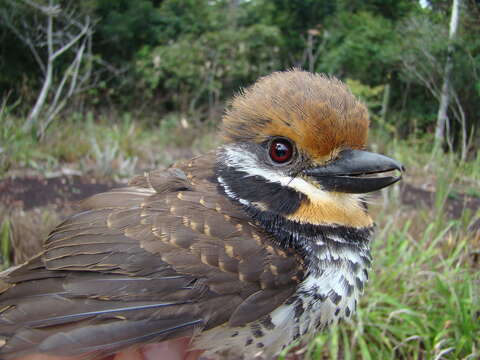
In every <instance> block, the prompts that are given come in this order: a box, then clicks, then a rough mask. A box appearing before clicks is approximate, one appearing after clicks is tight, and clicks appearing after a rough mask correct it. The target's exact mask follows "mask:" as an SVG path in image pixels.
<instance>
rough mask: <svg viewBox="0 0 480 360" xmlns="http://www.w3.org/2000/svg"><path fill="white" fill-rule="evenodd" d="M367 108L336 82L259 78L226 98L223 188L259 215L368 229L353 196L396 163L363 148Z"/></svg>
mask: <svg viewBox="0 0 480 360" xmlns="http://www.w3.org/2000/svg"><path fill="white" fill-rule="evenodd" d="M368 126H369V119H368V112H367V109H366V107H365V106H364V105H363V104H362V103H361V102H360V101H359V100H357V99H356V98H355V97H354V96H353V95H352V93H351V92H350V91H349V90H348V89H347V87H346V86H345V85H344V84H343V83H342V82H341V81H339V80H337V79H334V78H330V77H327V76H325V75H316V74H311V73H307V72H304V71H298V70H293V71H288V72H278V73H274V74H272V75H269V76H266V77H263V78H261V79H260V80H259V81H258V82H257V83H255V84H254V85H253V86H251V87H250V88H248V89H246V90H244V91H243V92H241V93H240V94H239V95H238V96H236V97H235V99H234V100H233V102H232V104H231V106H230V109H229V110H227V112H226V115H225V116H224V119H223V134H224V137H225V138H226V140H227V142H228V144H227V145H225V146H224V147H223V148H222V150H221V151H220V153H219V159H220V160H219V170H218V182H219V183H220V185H221V186H222V187H223V189H224V191H225V193H226V194H227V195H228V196H229V197H231V198H233V199H235V200H237V201H239V202H240V203H242V204H243V205H245V206H247V207H249V208H250V209H253V210H255V211H259V212H266V213H270V214H275V215H278V216H281V217H283V218H286V219H288V220H291V221H295V222H299V223H303V224H305V223H308V224H314V225H340V226H348V227H356V228H362V227H370V226H371V225H372V220H371V218H370V216H369V215H368V213H367V211H366V207H365V206H364V201H363V198H362V195H361V194H364V193H368V192H371V191H375V190H379V189H381V188H383V187H386V186H388V185H391V184H393V183H395V182H396V181H398V180H399V179H400V178H401V174H400V175H399V174H394V176H391V175H387V174H384V173H386V172H392V171H396V172H402V171H403V166H402V165H401V164H399V163H398V162H397V161H395V160H393V159H390V158H388V157H386V156H383V155H379V154H375V153H371V152H367V151H364V148H365V147H366V143H367V136H368Z"/></svg>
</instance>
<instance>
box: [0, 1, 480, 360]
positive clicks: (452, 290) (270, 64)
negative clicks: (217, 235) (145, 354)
mask: <svg viewBox="0 0 480 360" xmlns="http://www.w3.org/2000/svg"><path fill="white" fill-rule="evenodd" d="M452 7H453V1H450V0H448V1H447V0H429V1H427V0H425V1H420V2H419V1H416V0H398V1H397V0H355V1H346V0H339V1H326V0H204V1H203V0H202V1H200V0H137V1H129V0H116V1H108V0H83V1H74V0H0V94H1V97H2V100H1V102H0V200H1V201H3V202H4V203H3V204H0V245H1V246H0V250H1V251H0V253H1V254H2V258H3V266H6V265H8V264H9V263H12V262H14V261H17V262H18V261H22V260H23V259H24V258H25V256H27V255H28V254H30V253H31V252H32V251H36V250H37V249H38V247H39V246H40V242H39V234H45V233H47V232H48V231H49V229H51V227H52V226H54V225H55V223H56V222H57V221H58V220H59V218H61V217H62V216H64V215H65V214H66V213H68V211H67V210H65V208H63V207H60V208H59V207H58V206H57V205H58V204H56V205H55V206H57V207H54V208H52V207H51V206H50V205H49V206H46V207H39V206H36V207H34V208H28V209H27V206H26V205H25V204H20V206H17V205H15V204H13V203H11V202H8V201H7V199H11V198H12V197H11V196H10V195H11V194H14V195H15V194H16V193H20V192H21V191H22V186H24V184H25V183H24V182H21V181H26V180H25V179H27V180H28V181H30V180H31V179H32V176H35V177H38V178H39V179H40V180H38V181H39V182H42V181H45V182H46V181H48V179H53V178H55V179H56V178H60V179H62V181H64V180H65V179H66V178H71V177H72V176H73V177H76V179H77V178H80V179H85V178H88V179H89V181H90V180H91V179H95V181H96V182H99V183H109V184H111V182H122V181H124V179H127V178H128V177H131V176H132V175H133V174H134V173H138V172H141V171H143V170H145V169H151V168H154V167H158V166H164V165H168V164H169V163H171V162H172V161H174V160H176V159H179V158H185V157H189V156H192V155H194V154H197V153H200V152H204V151H206V150H208V149H211V148H213V147H215V146H217V145H218V144H219V140H218V139H217V138H216V137H215V135H214V131H215V128H216V126H217V124H218V122H219V120H220V119H221V115H222V111H223V108H224V106H225V104H226V102H227V101H228V99H229V98H230V97H231V96H232V95H233V94H234V93H235V92H236V91H238V89H239V88H241V87H243V86H248V85H250V84H251V83H253V82H254V81H255V80H256V79H257V78H258V77H259V76H262V75H266V74H269V73H271V72H272V71H276V70H284V69H289V68H292V67H297V68H303V69H306V70H309V71H313V72H325V73H328V74H332V75H335V76H337V77H339V78H341V79H342V80H344V81H345V82H346V83H347V84H348V85H349V87H350V88H351V89H352V91H353V92H354V93H355V94H356V95H357V96H359V97H361V98H362V99H363V101H364V102H365V103H366V104H367V106H368V107H369V109H370V112H371V118H372V136H371V144H370V146H371V147H372V148H373V149H374V150H376V151H380V152H382V153H386V154H389V155H391V156H393V157H395V158H398V159H399V160H400V161H402V162H403V163H404V164H405V165H406V167H407V169H408V172H407V175H406V177H405V179H404V181H403V184H402V185H401V187H400V186H396V187H395V188H393V189H390V190H388V191H384V192H382V195H381V197H376V198H374V199H372V206H371V207H372V211H373V212H374V213H376V219H377V221H378V225H379V226H378V228H379V233H378V236H377V239H376V241H375V243H374V255H375V264H374V266H375V269H376V271H375V274H374V276H373V278H372V279H371V282H370V284H369V286H368V288H367V294H366V297H365V298H364V300H363V303H362V304H361V305H362V306H360V309H361V310H360V312H359V314H358V315H357V317H356V318H355V319H354V322H353V323H352V324H351V325H348V324H347V325H345V324H344V325H341V326H339V327H336V328H334V329H332V330H331V331H330V332H329V333H328V334H323V335H320V336H319V337H317V338H316V339H315V340H314V341H313V342H312V343H311V344H309V345H308V346H307V347H301V348H296V349H294V350H291V352H290V353H289V354H290V355H288V356H292V355H291V354H292V353H297V354H299V355H298V356H301V357H303V356H305V357H307V358H308V357H310V358H313V359H324V358H325V359H327V358H328V359H397V358H399V359H438V360H440V359H477V358H480V343H479V340H478V339H479V338H480V299H479V297H480V296H479V293H480V278H479V269H480V212H479V209H478V208H479V204H480V190H479V189H480V155H479V152H478V148H479V146H480V132H479V126H480V2H479V1H478V0H477V1H475V0H462V1H460V7H459V9H460V11H459V16H458V19H459V22H458V29H457V32H456V36H455V37H453V38H452V37H451V36H450V35H449V24H450V20H451V15H452ZM448 63H450V64H451V68H450V72H451V76H450V81H449V88H448V95H449V97H450V101H449V105H448V108H447V121H446V131H445V133H444V136H442V139H441V141H440V148H438V147H436V146H435V141H434V140H435V128H436V126H437V119H438V117H439V116H438V114H439V103H440V99H441V94H442V86H444V83H445V73H446V68H447V67H448V66H447V65H448ZM437 143H438V141H437ZM2 178H3V179H2ZM65 181H66V180H65ZM67 182H68V181H67ZM20 185H21V186H20ZM36 191H37V192H42V190H41V188H40V190H39V189H37V190H36ZM43 191H46V190H43ZM72 191H74V192H75V191H77V190H76V188H73V189H72ZM9 196H10V197H9ZM12 196H13V195H12ZM43 205H44V204H43ZM43 205H42V206H43ZM27 240H28V241H27ZM29 241H32V242H29ZM26 244H27V245H26Z"/></svg>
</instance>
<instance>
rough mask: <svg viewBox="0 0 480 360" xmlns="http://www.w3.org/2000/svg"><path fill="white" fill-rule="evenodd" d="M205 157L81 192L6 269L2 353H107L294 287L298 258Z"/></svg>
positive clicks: (206, 324) (249, 310) (258, 305)
mask: <svg viewBox="0 0 480 360" xmlns="http://www.w3.org/2000/svg"><path fill="white" fill-rule="evenodd" d="M212 159H213V157H212V156H211V155H210V156H205V157H201V158H197V159H196V160H193V161H192V162H189V163H186V164H183V165H181V167H175V168H170V169H168V170H167V171H154V172H151V173H149V174H146V175H145V176H141V177H137V178H135V179H134V180H132V182H131V185H130V186H129V187H126V188H121V189H116V190H113V191H110V192H108V193H103V194H98V195H95V196H93V197H91V198H89V199H87V200H86V201H84V202H83V207H84V209H85V211H84V212H81V213H79V214H76V215H74V216H72V217H70V218H69V219H67V220H66V221H64V222H63V223H62V224H60V225H59V226H58V227H57V228H56V229H55V230H54V231H53V232H52V233H51V234H50V236H49V237H48V239H47V240H46V243H45V250H44V253H43V254H41V256H38V257H36V258H34V259H32V260H31V261H30V262H29V263H27V264H26V265H24V266H22V267H20V268H19V269H17V270H15V271H13V272H11V273H10V274H9V276H8V277H7V278H5V279H3V282H2V284H3V285H5V284H7V285H5V286H2V289H3V288H6V287H10V288H8V289H7V290H4V292H3V293H2V294H1V295H0V345H1V342H2V341H1V338H2V337H3V339H4V340H3V342H4V343H5V344H4V346H3V347H0V356H1V357H2V358H7V359H8V358H13V357H17V356H20V355H23V354H27V353H30V352H38V351H40V352H42V351H43V352H51V353H55V354H62V355H77V354H82V353H85V352H89V353H91V352H95V354H97V353H98V352H102V353H109V352H112V351H117V350H118V349H121V348H123V347H125V346H129V345H131V344H133V343H137V342H146V341H160V340H164V339H168V338H173V337H177V336H191V335H192V334H193V331H194V329H196V328H198V327H200V328H204V329H208V328H211V327H214V326H218V325H220V324H223V323H227V322H229V324H230V325H232V326H233V325H234V326H238V325H242V324H245V323H248V322H250V321H253V320H255V319H259V318H261V317H262V316H264V315H266V314H268V313H269V312H270V311H272V310H273V309H275V308H276V307H277V306H279V305H280V304H281V303H282V302H283V301H284V300H285V299H286V298H287V297H288V296H289V295H290V294H292V292H293V291H294V290H295V287H296V286H297V284H298V281H299V280H300V279H301V273H300V270H299V265H300V264H299V262H298V260H297V259H296V258H295V257H294V256H293V257H292V256H287V254H285V253H283V252H281V251H278V250H276V249H274V248H273V247H272V245H271V243H270V241H269V236H268V235H267V234H265V233H264V232H263V231H262V230H260V229H258V228H256V227H255V226H254V225H252V224H251V223H250V221H249V220H250V219H249V218H248V217H247V215H246V214H245V213H244V212H243V211H242V209H241V208H240V207H238V206H236V205H235V204H233V203H232V202H231V201H230V200H229V199H227V198H225V197H224V196H222V195H221V194H218V193H217V188H216V186H215V184H214V183H212V182H210V181H209V180H208V179H209V177H210V176H212V174H213V171H212V167H213V161H212ZM8 284H10V285H8Z"/></svg>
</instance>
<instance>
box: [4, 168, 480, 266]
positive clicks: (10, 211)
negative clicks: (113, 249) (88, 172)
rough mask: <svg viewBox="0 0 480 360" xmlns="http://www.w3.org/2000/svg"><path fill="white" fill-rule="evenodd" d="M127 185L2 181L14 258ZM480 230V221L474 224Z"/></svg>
mask: <svg viewBox="0 0 480 360" xmlns="http://www.w3.org/2000/svg"><path fill="white" fill-rule="evenodd" d="M119 186H124V184H118V183H115V182H114V181H108V180H99V179H95V178H92V177H88V176H78V175H75V176H58V177H53V178H42V177H40V176H26V177H10V178H6V179H3V180H0V224H1V223H2V220H3V218H5V217H8V218H9V220H10V224H11V227H12V243H13V249H12V252H13V253H12V259H13V260H14V262H15V263H18V262H23V261H24V260H26V259H27V258H28V257H29V256H31V255H33V254H35V253H37V252H38V251H39V250H40V248H41V243H42V241H43V239H44V238H45V236H47V235H48V232H49V231H50V230H51V229H52V228H53V227H54V226H55V225H56V224H57V223H58V222H59V221H61V220H62V219H63V218H65V217H67V216H68V215H69V214H71V213H72V212H74V211H75V208H76V204H78V202H79V201H80V200H82V199H85V198H87V197H89V196H91V195H93V194H96V193H99V192H103V191H107V190H109V189H111V188H114V187H119ZM400 194H401V195H400V199H401V202H402V203H403V204H404V205H406V206H410V207H413V208H416V207H420V206H421V207H426V208H429V207H433V206H434V203H435V193H434V192H432V191H427V190H424V189H421V188H418V187H415V186H414V185H412V184H409V183H406V182H403V183H402V184H401V189H400ZM445 205H446V210H447V214H448V217H449V218H451V219H458V218H460V217H461V216H462V213H463V212H464V210H465V209H470V211H472V212H473V213H475V212H476V211H477V210H478V209H479V208H480V198H479V197H473V196H468V195H465V194H457V193H456V194H455V196H449V197H448V198H447V200H446V204H445ZM470 230H471V231H479V230H480V221H477V222H476V223H475V224H473V225H472V226H471V229H470Z"/></svg>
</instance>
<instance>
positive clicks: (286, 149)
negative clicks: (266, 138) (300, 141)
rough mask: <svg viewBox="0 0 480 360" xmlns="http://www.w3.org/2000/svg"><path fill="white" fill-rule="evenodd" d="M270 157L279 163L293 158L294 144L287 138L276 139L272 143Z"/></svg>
mask: <svg viewBox="0 0 480 360" xmlns="http://www.w3.org/2000/svg"><path fill="white" fill-rule="evenodd" d="M269 154H270V158H271V159H272V160H273V161H274V162H276V163H279V164H283V163H286V162H287V161H289V160H290V159H291V158H292V155H293V146H292V143H291V142H290V141H288V140H287V139H275V140H273V141H272V142H271V143H270V151H269Z"/></svg>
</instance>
